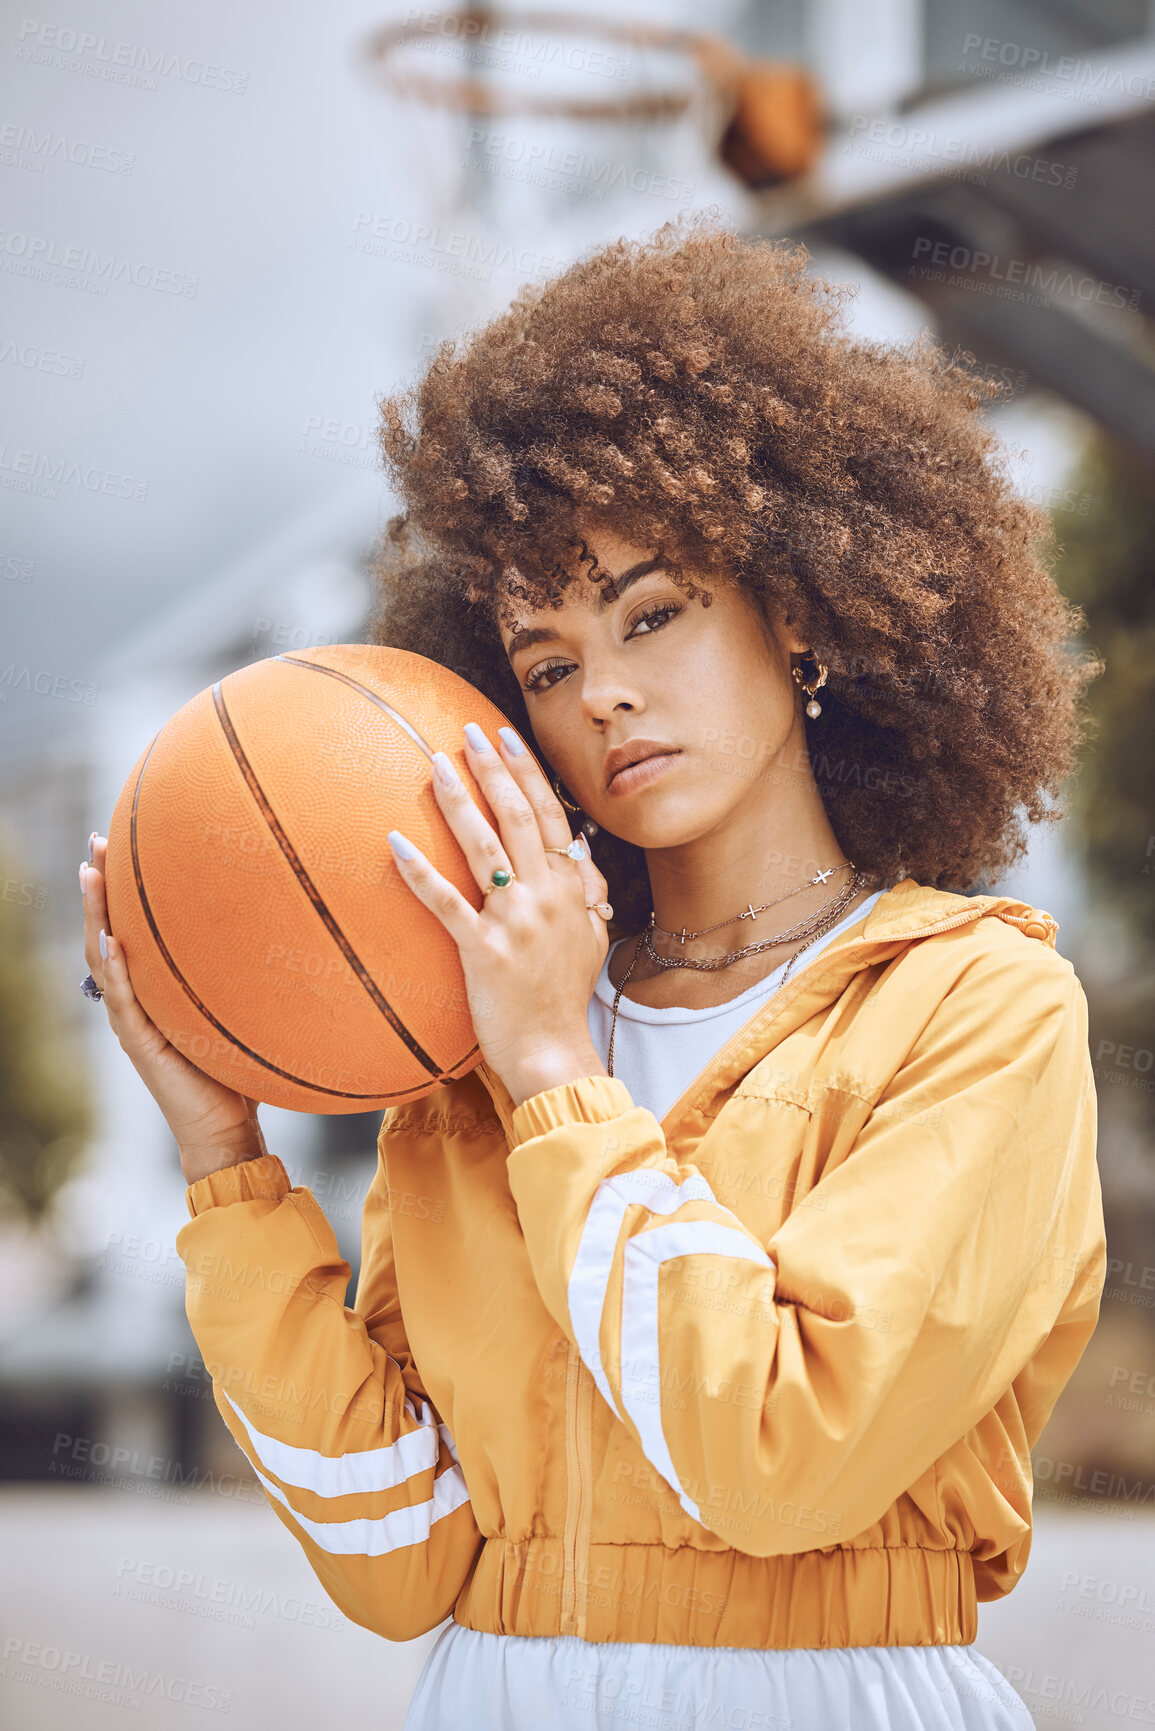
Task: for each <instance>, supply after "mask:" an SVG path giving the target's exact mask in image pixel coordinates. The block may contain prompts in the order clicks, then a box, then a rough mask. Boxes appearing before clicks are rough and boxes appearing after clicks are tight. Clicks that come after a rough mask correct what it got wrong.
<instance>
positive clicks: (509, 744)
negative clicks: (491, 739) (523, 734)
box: [497, 727, 525, 757]
mask: <svg viewBox="0 0 1155 1731" xmlns="http://www.w3.org/2000/svg"><path fill="white" fill-rule="evenodd" d="M497 733H498V738H499V739H500V740H501V742H502V744H503V745H504V746H505V749H506V750H507V751H511V752H512V753H513V755H514V757H524V756H525V746H524V745H523V744H522V743H521V740H520V739H519V738H518V737H517V734H516V733H515V732H514V731H513V729H512V727H499V728H498V730H497Z"/></svg>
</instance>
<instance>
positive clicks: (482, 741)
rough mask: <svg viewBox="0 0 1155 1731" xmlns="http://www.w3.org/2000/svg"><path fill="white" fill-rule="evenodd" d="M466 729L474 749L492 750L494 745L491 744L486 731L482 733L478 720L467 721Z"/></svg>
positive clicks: (467, 736)
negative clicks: (485, 733)
mask: <svg viewBox="0 0 1155 1731" xmlns="http://www.w3.org/2000/svg"><path fill="white" fill-rule="evenodd" d="M464 731H465V737H466V739H467V740H468V741H469V743H470V745H471V746H472V747H473V749H474V751H492V749H493V747H492V746H491V745H490V743H489V741H488V739H486V737H485V735H484V733H482V731H481V729H480V727H478V725H477V723H476V721H467V722H466V723H465V729H464Z"/></svg>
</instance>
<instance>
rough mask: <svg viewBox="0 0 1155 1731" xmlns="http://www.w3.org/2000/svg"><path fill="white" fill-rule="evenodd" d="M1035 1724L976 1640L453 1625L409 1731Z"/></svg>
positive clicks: (978, 1728) (956, 1728)
mask: <svg viewBox="0 0 1155 1731" xmlns="http://www.w3.org/2000/svg"><path fill="white" fill-rule="evenodd" d="M464 1726H468V1727H469V1731H543V1728H545V1727H548V1731H602V1727H605V1728H606V1731H610V1728H611V1727H612V1728H613V1731H618V1728H619V1727H622V1726H629V1727H631V1728H632V1731H706V1728H708V1727H713V1726H717V1727H719V1728H724V1731H1034V1721H1033V1720H1032V1718H1031V1715H1030V1713H1029V1712H1028V1711H1027V1706H1026V1703H1025V1702H1024V1701H1023V1699H1022V1697H1021V1696H1020V1695H1017V1694H1016V1693H1015V1691H1014V1690H1013V1689H1012V1688H1011V1685H1010V1684H1009V1683H1008V1682H1007V1681H1006V1679H1005V1677H1003V1676H1002V1674H1001V1672H999V1671H998V1670H997V1669H996V1668H995V1666H994V1665H992V1664H991V1662H990V1660H989V1659H984V1658H983V1656H982V1654H981V1653H979V1652H977V1651H976V1650H975V1648H974V1646H968V1647H964V1646H950V1647H948V1646H943V1647H791V1648H785V1649H778V1648H774V1649H762V1648H748V1647H671V1646H656V1645H654V1646H650V1645H646V1644H643V1643H639V1642H624V1641H618V1642H615V1641H598V1642H591V1641H580V1640H579V1639H578V1638H577V1636H576V1635H549V1636H538V1637H531V1636H525V1635H486V1634H482V1633H480V1632H479V1631H478V1630H476V1629H466V1628H463V1627H462V1625H461V1624H460V1623H454V1622H452V1621H451V1622H449V1623H447V1624H446V1626H445V1628H444V1629H442V1631H441V1633H440V1635H439V1636H438V1638H437V1640H436V1642H435V1644H434V1646H433V1647H432V1648H431V1649H430V1652H429V1655H428V1657H427V1658H426V1660H425V1664H424V1666H423V1667H422V1671H421V1675H420V1676H419V1677H418V1679H417V1686H416V1688H415V1690H414V1692H413V1698H412V1700H411V1701H410V1704H409V1711H408V1713H407V1714H406V1717H405V1724H404V1727H403V1731H461V1728H462V1727H464Z"/></svg>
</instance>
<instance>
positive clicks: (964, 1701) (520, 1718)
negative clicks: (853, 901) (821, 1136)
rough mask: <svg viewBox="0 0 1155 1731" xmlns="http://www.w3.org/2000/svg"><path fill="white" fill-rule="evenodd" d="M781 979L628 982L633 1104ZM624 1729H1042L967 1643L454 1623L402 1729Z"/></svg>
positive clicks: (657, 1091) (714, 1042) (654, 1108)
mask: <svg viewBox="0 0 1155 1731" xmlns="http://www.w3.org/2000/svg"><path fill="white" fill-rule="evenodd" d="M882 893H883V892H882V891H881V890H878V891H876V892H875V893H874V894H873V895H872V896H869V897H868V898H867V899H866V901H864V902H862V903H860V905H859V906H858V907H856V908H854V909H852V911H851V912H850V913H849V914H847V916H846V918H845V919H844V920H841V921H840V922H839V924H838V925H837V926H835V927H833V929H832V930H831V931H829V932H826V933H825V934H824V935H823V937H822V938H821V939H820V940H819V942H817V943H815V944H813V945H811V947H810V949H809V950H808V951H807V952H806V955H805V957H804V958H800V959H799V962H798V965H797V967H796V968H795V970H794V973H793V974H792V975H791V978H792V979H794V978H796V977H797V976H798V975H799V974H800V973H801V972H802V969H803V968H804V967H805V966H808V965H809V963H810V962H812V961H813V960H814V957H815V956H816V955H817V954H818V953H819V951H820V950H822V949H823V948H825V946H826V945H827V944H831V943H833V942H834V941H835V939H836V938H837V937H838V936H839V935H840V933H842V932H844V931H846V930H848V929H849V928H850V927H851V926H854V925H857V924H858V922H859V921H860V920H863V919H865V918H866V915H867V914H868V913H869V912H870V910H871V908H872V907H873V906H874V904H875V902H876V901H877V900H878V898H879V896H880V895H882ZM621 941H622V942H626V941H627V940H625V939H622V940H621ZM629 941H631V942H636V941H637V940H636V938H635V939H631V940H629ZM614 947H616V946H614ZM612 954H613V948H611V950H610V952H609V954H608V955H607V956H606V959H605V962H604V964H603V966H602V971H601V974H600V975H599V977H598V980H597V983H596V984H595V986H594V993H593V997H592V998H591V999H590V1004H589V1027H590V1034H591V1036H592V1038H593V1042H594V1047H595V1049H596V1050H597V1052H598V1053H599V1055H600V1056H601V1057H602V1060H603V1062H604V1061H605V1054H606V1053H607V1052H608V1050H609V1043H610V1020H611V1017H612V1015H613V1007H614V993H615V990H616V988H615V987H613V986H611V984H610V980H609V962H610V955H612ZM785 967H786V963H785V962H783V964H782V966H781V967H778V968H775V970H774V972H773V973H771V974H767V976H766V977H765V979H762V980H758V981H756V982H755V984H754V985H752V986H751V987H750V988H749V989H748V990H747V991H745V992H742V993H741V994H740V995H739V996H738V997H736V998H732V999H731V1000H730V1002H729V1003H725V1004H715V1005H713V1006H711V1007H710V1008H709V1009H704V1010H692V1009H687V1008H686V1007H685V1006H683V1005H671V1006H669V1007H668V1008H666V1009H652V1008H650V1006H649V1005H646V1004H639V1003H635V1002H634V1001H633V1000H632V999H631V998H630V997H629V996H628V993H629V989H630V988H629V983H628V982H627V984H626V989H625V991H624V992H623V993H622V996H621V998H620V1000H619V1002H618V1021H617V1031H616V1033H615V1036H614V1074H615V1076H618V1077H620V1078H621V1080H622V1081H623V1082H624V1083H625V1084H626V1087H627V1088H628V1089H629V1091H630V1094H631V1096H632V1097H633V1099H634V1102H635V1103H636V1104H637V1105H639V1106H648V1107H649V1109H650V1111H651V1112H653V1113H654V1115H655V1117H656V1118H658V1119H659V1121H660V1120H661V1119H662V1118H663V1117H664V1116H665V1114H666V1112H667V1111H668V1110H669V1108H670V1107H671V1106H672V1105H673V1104H674V1102H675V1100H677V1099H678V1098H679V1096H680V1095H681V1094H682V1093H683V1092H684V1091H685V1089H686V1088H687V1086H688V1085H689V1084H690V1082H692V1081H693V1080H694V1078H695V1077H697V1076H699V1075H700V1074H701V1072H702V1071H703V1070H704V1069H705V1068H706V1065H707V1064H708V1063H709V1062H710V1059H711V1058H712V1057H713V1056H714V1054H715V1053H716V1052H718V1051H720V1050H721V1048H722V1046H723V1045H725V1043H726V1042H727V1041H728V1040H729V1039H730V1038H731V1036H732V1035H734V1034H736V1033H737V1032H738V1030H739V1028H741V1027H742V1025H743V1023H745V1022H747V1021H749V1019H750V1017H751V1016H752V1015H753V1014H754V1012H755V1010H757V1009H758V1008H759V1006H760V1005H761V1004H762V1003H764V1002H765V1000H766V999H767V998H768V997H769V996H770V994H771V993H772V992H774V991H776V990H777V988H778V986H779V985H780V984H781V981H782V974H783V971H784V969H785ZM623 1722H624V1723H627V1724H633V1725H647V1726H651V1727H653V1728H654V1731H702V1727H703V1726H704V1725H705V1724H709V1725H739V1726H743V1727H746V1728H747V1731H754V1728H755V1727H765V1728H766V1731H771V1728H773V1731H787V1728H791V1727H792V1728H793V1731H1034V1725H1033V1721H1032V1719H1031V1715H1030V1713H1029V1712H1028V1711H1027V1707H1026V1704H1025V1702H1024V1701H1023V1700H1022V1698H1021V1697H1020V1696H1019V1695H1017V1694H1016V1693H1015V1691H1014V1689H1012V1687H1011V1685H1010V1684H1009V1683H1008V1682H1007V1681H1006V1679H1005V1678H1004V1677H1003V1676H1002V1675H1001V1673H1000V1672H999V1671H998V1670H996V1668H995V1666H994V1665H992V1664H991V1662H990V1661H989V1660H988V1659H986V1658H984V1657H983V1655H982V1654H980V1653H979V1652H978V1651H977V1649H976V1648H975V1647H974V1646H973V1645H972V1646H962V1645H954V1646H931V1647H832V1648H810V1647H798V1648H786V1649H766V1650H763V1649H761V1648H745V1647H673V1646H660V1645H656V1644H653V1643H650V1642H632V1641H614V1642H593V1641H581V1640H579V1639H578V1638H577V1637H576V1636H573V1635H550V1636H539V1637H536V1638H529V1637H526V1636H521V1635H490V1634H485V1633H483V1632H481V1631H479V1630H476V1629H466V1628H463V1627H462V1625H461V1624H460V1623H454V1622H452V1621H450V1622H449V1623H447V1624H446V1625H445V1627H444V1628H443V1629H442V1630H441V1633H440V1634H439V1636H438V1638H437V1641H436V1644H435V1645H434V1647H433V1648H432V1650H431V1651H430V1653H429V1655H428V1657H427V1658H426V1661H425V1664H424V1666H423V1668H422V1671H421V1675H420V1677H419V1678H418V1680H417V1685H416V1688H415V1689H414V1692H413V1697H412V1700H411V1701H410V1704H409V1711H408V1713H407V1714H406V1717H405V1724H404V1727H403V1731H460V1728H461V1727H462V1726H468V1727H469V1728H470V1731H543V1727H548V1728H549V1731H602V1728H603V1727H605V1728H606V1731H609V1728H610V1727H613V1731H618V1727H619V1726H620V1725H621V1724H622V1723H623Z"/></svg>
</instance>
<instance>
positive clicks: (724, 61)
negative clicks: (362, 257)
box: [365, 7, 822, 187]
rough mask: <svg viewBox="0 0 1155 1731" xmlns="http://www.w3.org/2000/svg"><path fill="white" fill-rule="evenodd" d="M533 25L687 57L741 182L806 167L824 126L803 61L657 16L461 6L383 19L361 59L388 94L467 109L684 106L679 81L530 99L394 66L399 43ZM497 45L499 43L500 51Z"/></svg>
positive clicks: (672, 116)
mask: <svg viewBox="0 0 1155 1731" xmlns="http://www.w3.org/2000/svg"><path fill="white" fill-rule="evenodd" d="M535 31H536V32H539V33H540V35H541V37H542V39H543V40H544V39H546V38H548V36H549V35H550V34H553V35H555V36H561V35H568V36H573V37H593V38H595V39H600V40H602V41H607V42H612V43H620V44H622V45H624V46H625V47H627V48H640V49H651V50H660V51H664V52H666V53H669V54H672V55H675V56H681V57H683V58H684V59H686V60H687V61H689V62H690V63H691V64H692V65H693V67H694V69H695V71H696V74H697V78H698V82H699V84H700V86H701V88H702V89H703V90H704V91H705V92H707V93H708V95H709V96H711V97H712V98H713V99H714V106H715V108H716V110H717V112H718V114H719V116H720V118H721V124H720V125H719V126H718V128H717V137H716V139H715V140H714V148H715V150H716V152H717V154H718V155H719V156H720V157H721V159H722V160H723V161H724V162H726V164H727V165H728V166H729V167H730V168H731V170H732V171H733V172H734V173H735V174H736V175H737V176H738V177H739V179H741V180H742V181H743V182H744V183H745V184H746V185H747V186H750V187H764V186H769V185H774V184H777V183H778V182H779V181H782V180H788V179H793V178H794V177H795V176H797V175H800V174H803V173H805V172H806V171H807V169H808V168H809V167H810V166H811V165H812V163H813V161H814V159H815V156H816V155H817V151H818V147H819V143H820V134H821V123H822V113H821V103H820V100H819V97H818V92H817V87H816V86H815V85H814V83H813V81H812V80H811V79H810V78H809V76H808V75H807V74H806V73H805V72H804V71H803V70H802V69H801V68H800V67H796V66H790V65H787V64H784V63H782V62H778V61H768V60H763V61H756V60H750V59H747V58H746V56H744V55H743V54H741V53H740V52H739V50H738V49H736V48H735V47H734V46H733V44H732V43H729V42H727V41H725V40H724V39H723V38H722V37H719V36H711V35H705V34H703V33H701V32H699V31H691V30H678V29H674V28H672V27H669V26H666V25H661V24H649V23H643V22H626V23H616V22H615V21H614V20H612V19H609V18H588V17H585V16H583V15H582V14H580V13H560V12H559V13H554V12H533V11H526V12H522V11H518V12H500V11H497V10H490V9H489V8H485V7H472V8H469V9H467V10H463V11H459V12H440V13H438V12H427V13H424V14H422V16H421V17H420V18H419V19H409V20H406V21H405V22H403V23H400V24H389V25H385V26H383V27H382V28H381V29H380V30H377V31H374V32H373V34H372V35H371V36H370V37H369V38H368V40H367V42H366V44H365V54H366V60H367V62H368V64H369V66H370V67H371V68H372V69H373V71H374V73H375V75H376V77H377V79H378V80H379V82H380V83H381V84H382V85H383V86H384V87H385V88H387V89H389V90H391V91H392V92H393V93H394V94H395V95H398V96H403V97H416V98H417V99H418V100H420V101H422V102H426V103H430V104H433V105H436V106H442V107H446V108H451V109H455V110H457V111H458V112H460V113H464V114H468V115H473V116H494V115H513V114H518V115H525V116H531V115H537V116H547V117H549V118H551V119H560V118H566V119H570V120H582V121H608V122H618V123H620V122H629V121H643V122H650V123H653V122H655V121H674V120H678V119H680V118H681V117H683V116H684V115H685V114H686V113H687V112H688V111H689V110H690V108H691V106H692V103H693V100H694V95H693V92H692V91H689V90H686V89H684V88H683V89H677V88H673V89H659V90H657V91H653V92H641V93H637V94H630V93H626V94H623V95H621V96H619V97H616V98H610V99H603V100H596V99H586V100H582V99H580V98H572V97H568V98H567V97H565V96H563V95H562V94H560V93H559V94H557V95H546V96H540V97H535V96H533V95H531V94H529V93H528V92H525V91H518V90H517V89H516V88H514V87H512V86H506V87H501V86H496V85H494V84H493V83H491V82H488V81H483V80H482V79H480V78H473V77H468V76H464V77H460V78H453V77H448V78H437V77H431V76H428V75H427V74H425V73H423V72H421V71H419V70H417V68H416V67H408V68H406V67H405V66H403V65H399V64H398V59H399V54H400V51H402V50H403V49H404V48H405V47H406V46H412V45H414V44H419V45H422V46H428V45H429V44H430V43H436V42H443V43H444V42H454V41H456V42H457V43H458V44H459V45H460V46H461V47H462V48H463V49H464V50H465V51H467V52H468V51H469V50H470V49H476V48H485V47H486V45H487V43H495V42H497V41H498V40H501V39H503V38H508V37H509V36H510V35H511V34H512V36H513V37H514V40H515V42H516V40H517V38H518V37H519V35H520V36H522V37H524V36H527V35H532V33H533V32H535ZM501 51H504V50H501Z"/></svg>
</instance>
